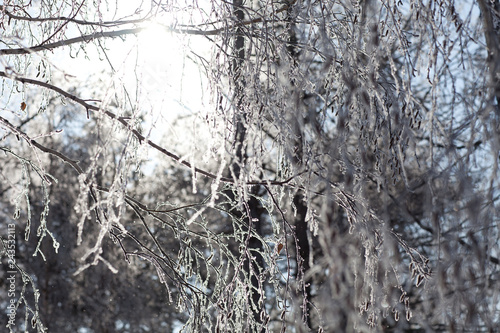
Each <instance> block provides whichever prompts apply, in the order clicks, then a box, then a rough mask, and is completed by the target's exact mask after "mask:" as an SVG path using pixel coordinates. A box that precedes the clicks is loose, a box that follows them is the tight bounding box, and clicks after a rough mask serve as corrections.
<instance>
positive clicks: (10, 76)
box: [0, 71, 305, 185]
mask: <svg viewBox="0 0 500 333" xmlns="http://www.w3.org/2000/svg"><path fill="white" fill-rule="evenodd" d="M0 77H5V78H8V79H11V80H14V81H18V82H21V83H27V84H32V85H36V86H40V87H44V88H47V89H49V90H52V91H55V92H57V93H59V94H60V95H62V96H64V97H66V98H68V99H70V100H72V101H74V102H76V103H77V104H80V105H81V106H83V107H84V108H85V110H86V111H87V114H88V113H89V112H90V111H93V112H101V113H103V114H104V115H106V116H107V117H108V118H110V119H112V120H114V121H118V122H119V123H120V124H121V125H123V126H124V127H125V128H126V129H127V130H128V131H130V132H131V133H132V134H133V135H134V136H135V138H136V139H137V140H139V142H142V143H145V144H147V145H148V146H150V147H152V148H153V149H155V150H157V151H159V152H160V153H162V154H163V155H165V156H168V157H169V158H171V159H173V160H174V161H176V162H178V163H180V164H182V165H184V166H186V167H188V168H190V169H191V170H194V172H195V173H199V174H201V175H203V176H206V177H209V178H212V179H214V180H218V181H221V182H224V183H234V182H235V180H234V179H233V178H231V177H223V176H220V177H219V176H217V175H215V174H213V173H211V172H208V171H205V170H203V169H200V168H198V167H194V166H193V165H192V164H191V163H189V162H187V161H185V160H183V159H182V158H181V157H180V156H178V155H176V154H174V153H172V152H171V151H169V150H167V149H165V148H163V147H162V146H160V145H158V144H157V143H155V142H153V141H151V140H149V139H147V138H146V137H145V136H144V135H143V134H141V132H139V131H138V130H137V129H135V128H133V127H132V126H131V125H130V124H129V123H128V121H127V118H124V117H120V116H118V115H117V114H115V113H113V112H111V111H108V110H104V109H101V108H100V107H98V106H95V105H91V104H89V103H88V102H87V101H86V100H84V99H81V98H79V97H77V96H75V95H73V94H71V93H69V92H67V91H65V90H63V89H61V88H59V87H57V86H54V85H52V84H50V83H47V82H42V81H39V80H34V79H30V78H25V77H19V76H16V75H15V74H8V73H6V72H4V71H0ZM304 172H305V171H302V172H300V173H298V174H296V175H293V176H291V177H290V178H288V179H285V180H282V181H278V180H258V181H247V182H245V184H246V185H287V184H289V183H290V182H291V181H292V180H293V179H294V178H296V177H298V176H300V175H301V174H303V173H304Z"/></svg>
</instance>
